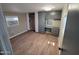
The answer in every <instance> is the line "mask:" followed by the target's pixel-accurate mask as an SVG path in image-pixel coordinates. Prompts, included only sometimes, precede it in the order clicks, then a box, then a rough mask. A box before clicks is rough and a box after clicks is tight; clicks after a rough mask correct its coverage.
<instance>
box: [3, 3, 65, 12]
mask: <svg viewBox="0 0 79 59" xmlns="http://www.w3.org/2000/svg"><path fill="white" fill-rule="evenodd" d="M64 5H65V4H58V3H57V4H56V3H3V4H2V8H3V11H7V12H20V13H25V12H35V11H43V8H44V7H51V8H52V7H53V6H54V7H55V8H53V9H52V10H61V9H62V8H63V6H64Z"/></svg>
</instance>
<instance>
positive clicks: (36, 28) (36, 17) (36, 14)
mask: <svg viewBox="0 0 79 59" xmlns="http://www.w3.org/2000/svg"><path fill="white" fill-rule="evenodd" d="M35 32H38V12H35Z"/></svg>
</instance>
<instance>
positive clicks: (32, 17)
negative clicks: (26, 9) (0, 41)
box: [29, 13, 35, 31]
mask: <svg viewBox="0 0 79 59" xmlns="http://www.w3.org/2000/svg"><path fill="white" fill-rule="evenodd" d="M29 24H30V30H31V31H35V14H34V13H29Z"/></svg>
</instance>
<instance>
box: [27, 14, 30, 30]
mask: <svg viewBox="0 0 79 59" xmlns="http://www.w3.org/2000/svg"><path fill="white" fill-rule="evenodd" d="M26 23H27V30H30V24H29V14H28V13H26Z"/></svg>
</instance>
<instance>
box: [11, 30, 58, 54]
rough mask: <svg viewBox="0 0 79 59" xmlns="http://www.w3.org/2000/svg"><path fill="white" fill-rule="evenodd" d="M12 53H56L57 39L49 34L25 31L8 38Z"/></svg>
mask: <svg viewBox="0 0 79 59" xmlns="http://www.w3.org/2000/svg"><path fill="white" fill-rule="evenodd" d="M10 40H11V44H12V48H13V53H14V55H57V54H58V40H57V37H55V36H53V35H51V34H43V33H35V32H32V31H30V32H26V33H24V34H22V35H19V36H17V37H15V38H12V39H10Z"/></svg>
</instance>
